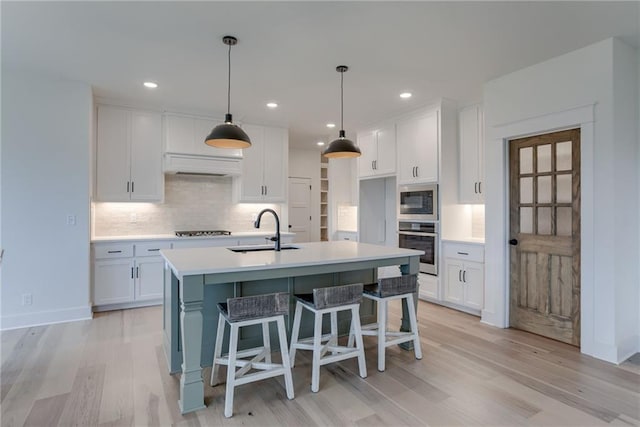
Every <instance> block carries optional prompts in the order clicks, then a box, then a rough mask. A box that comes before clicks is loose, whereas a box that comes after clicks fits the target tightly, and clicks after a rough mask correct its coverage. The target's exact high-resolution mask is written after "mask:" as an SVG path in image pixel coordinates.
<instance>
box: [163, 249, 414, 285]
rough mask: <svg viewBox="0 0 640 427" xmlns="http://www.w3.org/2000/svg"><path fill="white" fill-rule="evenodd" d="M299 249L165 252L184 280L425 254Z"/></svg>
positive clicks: (178, 250) (385, 250)
mask: <svg viewBox="0 0 640 427" xmlns="http://www.w3.org/2000/svg"><path fill="white" fill-rule="evenodd" d="M286 246H296V247H299V248H300V249H292V250H283V251H280V252H275V251H259V252H247V253H236V252H232V251H230V250H228V249H227V248H223V247H215V248H195V249H163V250H161V251H160V254H162V256H163V257H164V258H165V259H166V260H167V262H168V263H169V265H170V267H171V269H172V270H173V272H174V274H175V275H176V276H177V277H178V278H179V279H181V278H182V277H183V276H187V275H192V274H210V273H234V272H238V271H252V270H254V271H255V270H269V269H277V268H286V267H305V266H312V265H322V264H339V263H347V262H354V261H372V260H380V259H387V258H395V257H402V256H408V255H409V256H410V255H422V254H424V252H423V251H416V250H413V249H401V248H394V247H389V246H379V245H371V244H368V243H358V242H352V241H334V242H313V243H295V244H293V245H286Z"/></svg>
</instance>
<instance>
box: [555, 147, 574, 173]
mask: <svg viewBox="0 0 640 427" xmlns="http://www.w3.org/2000/svg"><path fill="white" fill-rule="evenodd" d="M556 170H559V171H568V170H571V141H566V142H559V143H557V144H556Z"/></svg>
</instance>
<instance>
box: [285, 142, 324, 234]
mask: <svg viewBox="0 0 640 427" xmlns="http://www.w3.org/2000/svg"><path fill="white" fill-rule="evenodd" d="M289 176H290V177H297V178H311V187H312V188H313V190H312V191H311V230H310V233H309V239H310V240H311V241H312V242H317V241H320V152H319V151H317V150H303V149H299V148H291V147H289Z"/></svg>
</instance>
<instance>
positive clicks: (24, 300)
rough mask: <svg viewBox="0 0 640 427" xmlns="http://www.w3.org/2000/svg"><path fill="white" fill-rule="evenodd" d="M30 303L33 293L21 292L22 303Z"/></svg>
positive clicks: (31, 302)
mask: <svg viewBox="0 0 640 427" xmlns="http://www.w3.org/2000/svg"><path fill="white" fill-rule="evenodd" d="M31 304H33V295H31V294H22V305H31Z"/></svg>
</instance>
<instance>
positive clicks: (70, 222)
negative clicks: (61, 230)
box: [67, 214, 76, 225]
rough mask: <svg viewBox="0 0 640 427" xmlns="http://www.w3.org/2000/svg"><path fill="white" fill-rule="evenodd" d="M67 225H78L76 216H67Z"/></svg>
mask: <svg viewBox="0 0 640 427" xmlns="http://www.w3.org/2000/svg"><path fill="white" fill-rule="evenodd" d="M67 225H76V216H75V215H72V214H69V215H67Z"/></svg>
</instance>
